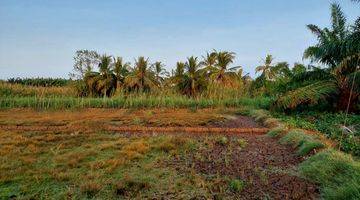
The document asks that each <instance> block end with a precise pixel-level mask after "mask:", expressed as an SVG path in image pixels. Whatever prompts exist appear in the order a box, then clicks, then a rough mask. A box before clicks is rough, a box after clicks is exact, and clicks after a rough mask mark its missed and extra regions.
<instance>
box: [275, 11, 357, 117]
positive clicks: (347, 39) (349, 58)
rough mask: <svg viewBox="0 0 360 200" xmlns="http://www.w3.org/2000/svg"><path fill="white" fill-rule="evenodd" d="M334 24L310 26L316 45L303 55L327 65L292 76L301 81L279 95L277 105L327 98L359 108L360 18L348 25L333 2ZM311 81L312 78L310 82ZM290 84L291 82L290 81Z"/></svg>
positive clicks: (341, 107)
mask: <svg viewBox="0 0 360 200" xmlns="http://www.w3.org/2000/svg"><path fill="white" fill-rule="evenodd" d="M331 23H332V25H331V27H329V28H323V29H321V28H319V27H318V26H316V25H308V26H307V27H308V29H309V30H310V31H311V32H312V33H314V35H315V36H316V37H317V40H318V42H317V44H316V45H314V46H310V47H309V48H307V49H306V50H305V52H304V58H308V59H310V60H311V61H312V62H317V63H320V64H323V65H325V68H322V69H317V70H312V71H307V72H304V73H300V74H299V75H297V76H295V77H293V78H292V79H291V80H290V82H292V83H294V82H297V83H300V82H301V81H302V82H304V83H305V84H304V83H303V84H299V86H300V87H298V88H292V89H293V90H290V91H287V92H286V93H285V94H284V95H282V96H281V97H279V98H278V99H277V101H276V105H277V106H278V107H281V108H295V107H297V106H298V105H301V104H316V103H318V102H319V101H320V100H324V101H326V102H328V103H330V104H333V105H335V107H336V109H338V110H347V109H348V105H350V106H351V107H350V109H356V105H358V104H359V95H360V90H359V89H360V87H359V86H360V83H359V80H360V77H359V76H357V75H356V74H358V73H359V68H360V67H359V66H360V17H359V18H358V19H357V20H356V21H355V23H354V25H351V26H349V25H347V23H346V17H345V15H344V13H343V12H342V11H341V8H340V7H339V5H338V4H332V5H331ZM307 80H311V81H307ZM290 85H291V84H290Z"/></svg>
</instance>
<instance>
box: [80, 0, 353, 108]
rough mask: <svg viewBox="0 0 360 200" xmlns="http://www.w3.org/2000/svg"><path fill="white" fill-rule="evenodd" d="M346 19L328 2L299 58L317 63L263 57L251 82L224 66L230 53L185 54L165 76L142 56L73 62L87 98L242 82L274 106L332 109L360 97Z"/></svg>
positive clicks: (189, 91) (93, 56)
mask: <svg viewBox="0 0 360 200" xmlns="http://www.w3.org/2000/svg"><path fill="white" fill-rule="evenodd" d="M346 21H347V20H346V18H345V15H344V13H343V12H342V10H341V8H340V7H339V5H338V4H331V22H332V25H331V27H330V28H320V27H318V26H316V25H312V24H310V25H308V26H307V27H308V29H309V30H310V31H311V32H312V33H314V34H315V36H316V37H317V39H318V42H317V44H315V45H313V46H310V47H309V48H307V49H306V50H305V52H304V58H305V59H310V60H311V61H313V62H316V63H319V64H322V66H323V67H314V66H308V67H305V66H304V65H302V64H295V65H294V66H293V67H292V69H290V67H289V64H288V63H286V62H278V63H274V57H273V56H272V55H267V56H266V58H265V59H264V63H263V64H262V65H260V66H258V67H256V68H255V71H256V73H261V74H260V76H259V77H257V78H256V79H255V80H254V81H252V80H251V78H250V77H249V76H248V75H246V76H243V71H242V68H241V67H240V66H235V67H230V65H231V64H232V63H233V62H234V59H235V53H233V52H228V51H215V50H213V51H212V52H208V53H207V54H206V55H205V56H203V57H202V59H201V60H199V59H198V58H197V57H194V56H191V57H189V58H187V60H186V62H177V64H176V68H175V69H174V70H172V72H171V74H170V73H169V72H167V71H166V70H165V69H164V65H163V64H162V63H161V62H155V63H150V62H149V59H146V58H144V57H139V58H138V59H137V60H136V61H135V63H134V65H131V64H130V63H128V62H124V61H123V59H122V58H121V57H117V58H113V57H111V56H107V55H103V56H97V53H96V52H80V54H81V53H85V54H87V55H89V56H88V57H86V56H85V59H84V58H83V57H81V56H80V59H78V62H77V63H78V64H79V66H82V64H84V63H85V70H82V67H77V65H75V68H76V67H77V68H78V69H80V70H78V71H81V72H82V74H83V76H82V80H83V83H84V90H85V91H86V95H90V96H110V95H112V94H113V93H114V92H115V91H125V92H134V91H135V92H147V91H150V90H156V89H158V88H163V89H164V88H175V89H176V90H178V91H179V92H181V93H182V94H185V95H188V96H196V95H198V94H201V93H202V92H203V91H205V90H206V89H208V88H211V86H214V85H215V86H221V87H227V88H237V86H239V85H242V84H244V83H247V84H248V85H250V91H252V94H253V95H256V94H259V93H260V94H261V95H264V94H265V95H269V96H275V97H276V98H277V100H276V102H275V105H276V106H277V107H280V108H283V109H294V108H297V107H298V106H300V105H309V104H316V103H319V102H326V103H328V104H331V105H334V106H335V107H336V108H337V109H338V110H349V109H356V106H357V105H359V97H360V75H358V73H359V68H360V67H359V66H360V17H359V18H358V19H357V20H356V21H355V23H354V24H352V25H348V24H347V23H346ZM75 60H76V59H75ZM93 60H95V62H93ZM97 60H98V62H97ZM91 63H97V65H98V68H99V70H98V72H95V71H94V70H92V68H91V67H89V66H90V64H91Z"/></svg>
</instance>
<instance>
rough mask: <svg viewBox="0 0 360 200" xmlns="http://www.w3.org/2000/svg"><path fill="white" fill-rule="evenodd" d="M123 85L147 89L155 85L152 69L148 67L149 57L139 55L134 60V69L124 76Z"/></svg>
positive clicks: (137, 89)
mask: <svg viewBox="0 0 360 200" xmlns="http://www.w3.org/2000/svg"><path fill="white" fill-rule="evenodd" d="M124 82H125V85H126V86H127V87H128V89H130V90H136V91H141V92H144V91H149V90H150V89H151V88H154V87H155V86H156V80H155V76H154V73H153V71H151V69H150V67H149V59H145V58H144V57H142V56H141V57H139V58H138V59H137V60H135V66H134V69H133V70H132V71H131V72H130V74H129V75H128V76H127V77H126V78H125V81H124Z"/></svg>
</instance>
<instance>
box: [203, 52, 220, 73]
mask: <svg viewBox="0 0 360 200" xmlns="http://www.w3.org/2000/svg"><path fill="white" fill-rule="evenodd" d="M216 56H217V52H216V51H215V50H214V51H213V52H211V53H209V52H206V56H203V61H202V62H201V64H202V65H203V66H204V67H205V70H206V73H207V74H211V73H212V72H213V71H214V70H215V64H216Z"/></svg>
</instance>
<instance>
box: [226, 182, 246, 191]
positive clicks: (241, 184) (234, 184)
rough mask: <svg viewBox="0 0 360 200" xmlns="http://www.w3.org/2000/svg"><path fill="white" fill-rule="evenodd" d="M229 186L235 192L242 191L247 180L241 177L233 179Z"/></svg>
mask: <svg viewBox="0 0 360 200" xmlns="http://www.w3.org/2000/svg"><path fill="white" fill-rule="evenodd" d="M229 187H230V189H231V190H232V191H233V192H241V191H242V190H243V189H244V187H245V182H244V181H242V180H240V179H233V180H231V181H230V183H229Z"/></svg>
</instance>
